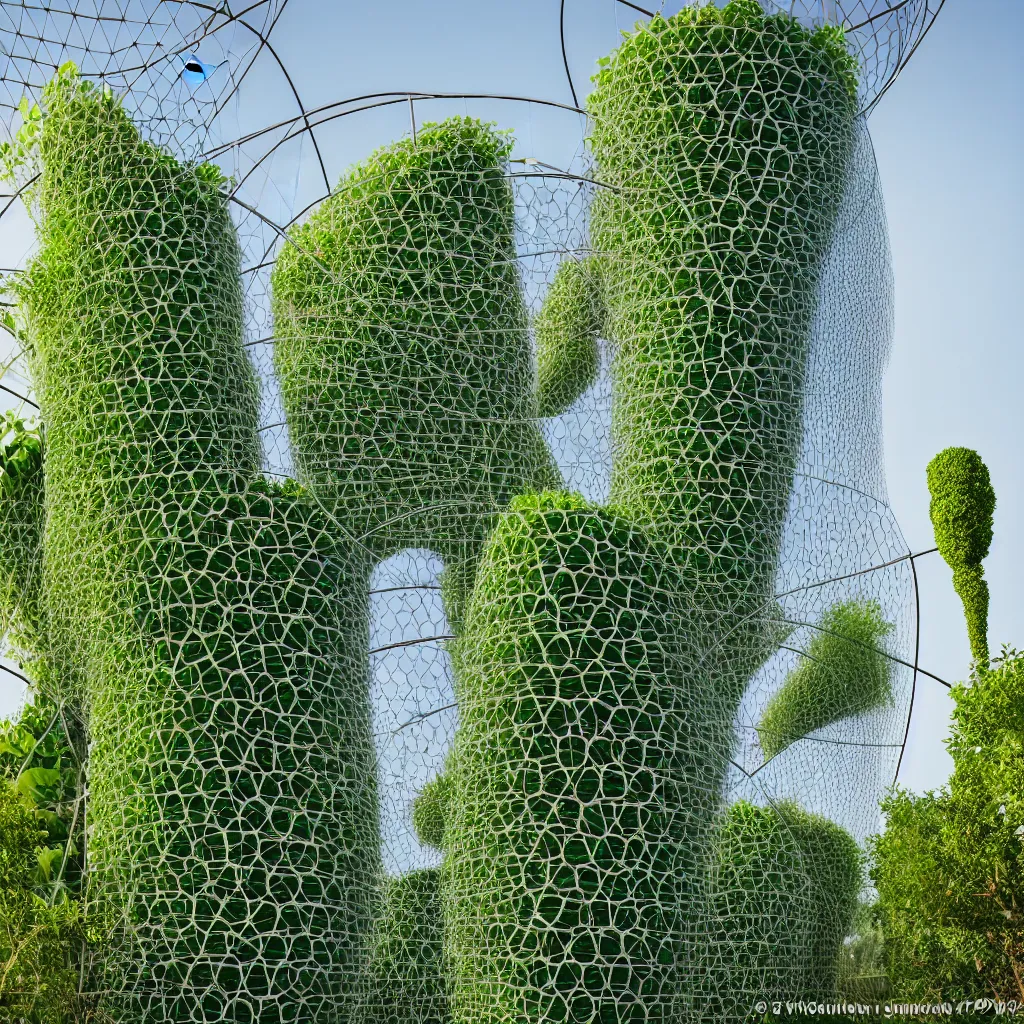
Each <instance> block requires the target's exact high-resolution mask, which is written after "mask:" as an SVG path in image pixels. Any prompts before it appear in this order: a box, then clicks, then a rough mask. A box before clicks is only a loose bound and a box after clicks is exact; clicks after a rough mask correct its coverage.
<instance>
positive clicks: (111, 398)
mask: <svg viewBox="0 0 1024 1024" xmlns="http://www.w3.org/2000/svg"><path fill="white" fill-rule="evenodd" d="M24 143H25V146H26V148H27V152H26V153H25V154H24V157H25V159H31V160H34V161H38V168H39V175H40V176H39V179H38V182H37V184H36V185H35V186H34V191H33V193H32V196H31V198H32V202H33V208H34V209H35V210H36V211H37V226H38V234H39V248H38V252H37V254H36V256H35V257H34V258H33V260H32V261H31V263H30V265H29V267H28V270H27V272H26V274H25V275H24V278H23V279H22V281H21V282H20V283H19V284H18V298H19V302H20V305H21V310H22V314H23V317H24V320H25V324H26V333H27V339H28V344H29V351H30V357H31V364H32V370H33V376H34V379H35V383H36V388H37V392H38V394H39V398H40V405H41V410H42V417H43V419H44V422H45V424H46V431H47V432H46V441H47V450H46V460H45V467H44V469H45V503H46V523H45V531H44V537H43V564H44V576H43V599H44V601H45V603H46V609H47V614H48V617H49V629H50V636H49V642H50V649H51V651H52V657H53V659H54V661H55V663H56V664H57V668H58V670H59V671H58V672H57V675H56V677H57V678H60V679H64V680H67V681H68V685H69V689H70V690H71V691H72V692H73V695H74V696H75V697H76V699H81V700H82V701H83V702H84V705H85V708H86V711H87V715H88V726H89V732H90V749H89V821H88V832H87V845H88V862H87V869H88V880H89V899H90V902H91V904H92V906H93V909H94V912H95V914H96V915H97V916H96V918H95V919H96V920H97V921H104V922H107V923H108V924H109V925H110V929H109V934H108V936H107V939H106V944H105V946H104V948H103V950H102V955H101V958H100V962H99V963H98V964H97V977H96V983H97V984H98V985H100V986H101V988H102V989H103V990H104V997H103V1008H104V1009H105V1010H106V1011H108V1012H110V1013H111V1014H112V1015H113V1016H114V1017H115V1018H116V1019H118V1020H124V1021H133V1020H136V1021H142V1020H147V1021H148V1020H161V1021H182V1022H185V1021H188V1022H190V1024H195V1022H201V1021H209V1022H211V1024H212V1022H213V1021H225V1020H226V1021H238V1022H242V1021H245V1022H256V1021H259V1022H266V1024H277V1022H283V1021H290V1022H292V1021H293V1022H299V1021H311V1022H312V1021H326V1020H331V1021H334V1020H337V1019H338V1017H339V1015H344V1013H345V1010H346V1007H347V1005H348V1003H347V1001H348V999H349V995H350V992H351V990H352V989H353V987H354V986H355V984H356V976H357V973H358V971H359V966H360V963H359V961H360V944H361V943H362V941H363V934H364V933H365V931H366V926H367V924H368V919H369V916H370V912H371V908H370V895H369V894H370V893H371V891H372V887H371V879H372V878H373V877H375V875H376V870H377V860H376V858H377V841H378V837H377V822H376V794H375V791H374V784H373V778H374V775H373V745H372V739H371V734H370V723H369V708H368V701H367V694H366V675H365V672H366V670H365V651H366V644H367V639H368V637H367V630H366V628H365V621H366V616H365V608H364V606H365V594H364V593H363V592H361V591H360V589H359V585H357V584H355V583H354V582H353V579H352V578H351V573H350V571H349V569H348V567H347V566H346V565H345V564H343V563H339V561H338V560H337V559H336V558H334V555H335V551H336V549H337V545H336V544H335V543H334V542H333V541H330V540H329V537H330V524H328V523H327V521H326V520H325V518H324V517H323V515H322V514H321V513H320V512H318V511H317V510H316V509H314V508H313V507H312V506H311V505H310V504H309V503H308V502H307V501H306V499H305V497H304V496H303V495H302V494H301V493H300V492H299V491H298V490H297V489H295V488H280V487H272V486H270V485H267V484H266V483H264V482H262V481H261V480H260V479H259V477H258V476H257V469H258V465H259V454H260V448H259V440H258V434H257V386H256V382H255V380H254V376H253V372H252V370H251V368H250V365H249V363H248V361H247V358H246V355H245V352H244V348H243V345H242V294H241V289H240V285H239V263H240V253H239V247H238V242H237V239H236V235H235V230H234V227H233V225H232V222H231V218H230V215H229V211H228V206H227V202H226V200H225V198H224V196H223V194H222V193H221V191H220V188H219V186H220V178H219V175H218V173H217V172H216V170H215V169H213V168H210V167H189V166H183V165H181V164H179V163H178V162H177V161H175V160H174V159H173V158H172V157H170V156H168V155H167V154H166V153H163V152H162V151H159V150H158V149H156V148H155V147H152V146H150V145H148V144H147V143H145V142H144V141H142V140H141V139H140V137H139V135H138V132H137V130H136V129H135V127H134V126H133V125H132V123H131V121H130V120H129V119H128V117H127V116H126V115H125V113H124V111H123V110H122V109H121V107H120V106H119V104H118V103H117V101H116V100H115V99H114V98H113V97H112V96H111V95H110V94H109V93H106V92H102V91H100V90H98V89H96V88H94V87H92V86H90V85H88V84H84V83H82V82H81V81H80V80H79V79H78V76H77V75H76V74H75V73H74V71H73V69H70V68H65V69H62V71H61V72H60V73H59V74H58V76H57V78H56V79H55V80H54V81H53V82H52V83H51V84H50V85H49V86H48V87H47V89H46V90H45V94H44V98H43V111H42V119H41V121H40V122H39V125H38V128H37V130H36V131H35V133H34V134H32V133H30V134H29V135H27V136H26V137H25V138H24ZM361 583H362V581H361V580H360V581H359V584H361ZM361 609H362V616H361V617H360V610H361ZM353 623H355V624H356V625H353ZM360 623H362V624H363V625H362V628H361V627H360Z"/></svg>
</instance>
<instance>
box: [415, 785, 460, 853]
mask: <svg viewBox="0 0 1024 1024" xmlns="http://www.w3.org/2000/svg"><path fill="white" fill-rule="evenodd" d="M450 799H451V779H450V777H449V776H448V774H447V773H443V774H441V775H438V776H437V777H436V778H435V779H432V780H431V781H430V782H428V783H427V784H426V785H425V786H424V787H423V790H422V791H421V792H420V794H419V796H417V797H416V800H415V801H414V802H413V805H412V827H413V831H414V832H415V833H416V838H417V839H418V840H419V841H420V842H421V843H423V845H424V846H432V847H433V848H434V849H435V850H444V830H445V828H446V827H447V824H448V815H449V813H450V810H449V801H450Z"/></svg>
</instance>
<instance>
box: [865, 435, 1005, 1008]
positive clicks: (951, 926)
mask: <svg viewBox="0 0 1024 1024" xmlns="http://www.w3.org/2000/svg"><path fill="white" fill-rule="evenodd" d="M951 453H952V454H951ZM965 467H966V468H965ZM940 470H941V473H940ZM961 470H963V471H962V472H961ZM929 484H930V486H931V488H932V499H933V500H932V517H933V522H934V524H935V533H936V540H937V541H938V543H939V550H940V552H942V554H943V555H944V556H946V558H947V561H949V562H950V564H951V565H952V566H953V567H954V571H956V567H957V565H962V566H967V567H971V566H974V567H976V568H978V570H979V571H978V573H976V574H975V579H980V561H981V557H983V556H984V553H985V551H987V550H988V541H989V539H990V537H991V515H992V508H993V506H994V500H995V499H994V496H993V495H992V494H991V486H990V485H989V484H988V471H987V470H986V469H985V466H984V464H983V463H982V462H981V460H980V458H978V456H977V455H976V453H974V452H968V451H966V450H965V449H950V450H947V451H946V452H943V453H942V455H941V456H939V457H938V458H937V459H936V460H935V461H933V462H932V464H931V466H929ZM972 538H974V540H976V541H978V538H980V541H978V542H977V543H975V544H974V545H973V547H972V545H971V539H972ZM972 552H973V553H972ZM982 582H984V581H982ZM986 594H987V591H986ZM961 596H964V595H963V594H961ZM964 604H965V609H966V612H967V621H968V629H969V630H974V631H975V632H973V633H972V637H971V643H972V650H973V652H974V655H975V659H976V661H975V671H974V674H973V676H972V678H971V680H970V682H968V683H966V684H964V685H961V686H957V687H955V688H954V689H953V697H954V699H955V700H956V709H955V711H954V713H953V730H952V735H951V738H950V740H949V741H948V744H947V746H948V748H949V752H950V754H951V755H952V757H953V766H954V767H953V774H952V776H951V778H950V780H949V783H948V785H947V786H945V787H943V788H942V789H940V790H938V791H936V792H931V793H927V794H925V795H924V796H915V795H913V794H911V793H908V792H906V791H904V790H896V791H895V792H894V793H893V794H892V795H891V796H889V797H888V799H887V800H886V801H885V802H884V803H883V805H882V809H883V811H884V812H885V814H886V818H887V827H886V831H885V833H884V834H883V835H881V836H877V837H875V839H874V841H873V851H872V852H873V856H874V871H873V877H874V880H875V884H876V886H877V887H878V911H879V918H880V921H881V925H882V928H883V931H884V933H885V940H886V952H885V961H886V970H887V972H888V975H889V979H890V981H891V982H892V985H893V989H894V991H896V992H897V993H899V995H900V997H901V998H906V999H934V998H939V997H941V998H943V999H957V998H976V997H978V996H982V995H984V996H993V997H996V998H1004V999H1009V998H1014V997H1020V996H1022V995H1024V655H1021V654H1019V653H1018V652H1016V651H1014V650H1011V649H1008V648H1004V650H1003V653H1002V655H1001V657H1000V658H998V659H997V660H996V662H995V664H994V665H993V666H992V667H991V668H989V667H988V654H987V640H986V639H985V637H984V633H983V632H978V630H979V629H980V628H981V626H982V625H983V621H984V620H983V619H982V618H980V617H979V614H978V607H977V606H975V607H974V608H973V609H972V606H971V602H970V601H969V600H968V598H967V597H965V598H964ZM986 605H987V601H986Z"/></svg>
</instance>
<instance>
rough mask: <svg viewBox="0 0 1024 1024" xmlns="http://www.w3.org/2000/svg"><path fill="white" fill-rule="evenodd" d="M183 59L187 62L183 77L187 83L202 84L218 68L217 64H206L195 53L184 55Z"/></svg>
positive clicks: (182, 73) (182, 71)
mask: <svg viewBox="0 0 1024 1024" xmlns="http://www.w3.org/2000/svg"><path fill="white" fill-rule="evenodd" d="M179 56H181V55H180V54H179ZM181 59H182V60H183V61H184V63H185V66H184V67H183V68H182V69H181V77H182V80H183V81H184V82H185V84H186V85H202V84H203V82H205V81H206V80H207V79H208V78H209V77H210V75H212V74H213V73H214V71H216V70H217V65H213V64H204V63H203V61H201V60H200V59H199V58H198V57H197V56H196V55H195V54H194V53H190V54H189V55H188V56H187V57H185V56H182V57H181Z"/></svg>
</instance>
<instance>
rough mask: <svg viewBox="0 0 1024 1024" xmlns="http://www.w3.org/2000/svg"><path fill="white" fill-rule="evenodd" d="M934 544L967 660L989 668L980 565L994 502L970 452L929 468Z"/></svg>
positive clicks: (951, 451) (955, 452)
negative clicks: (962, 622)
mask: <svg viewBox="0 0 1024 1024" xmlns="http://www.w3.org/2000/svg"><path fill="white" fill-rule="evenodd" d="M928 490H929V492H930V493H931V496H932V500H931V505H930V506H929V513H930V514H931V520H932V527H933V529H934V530H935V544H936V547H938V549H939V554H940V555H942V557H943V558H944V559H945V561H946V564H947V565H948V566H949V567H950V568H951V569H952V570H953V589H954V590H955V591H956V592H957V594H958V595H959V597H960V600H961V601H962V602H963V605H964V615H965V616H966V618H967V636H968V639H969V640H970V643H971V655H972V656H973V658H974V660H975V661H976V662H977V663H978V664H979V665H986V664H988V584H987V583H986V582H985V575H984V570H983V569H982V567H981V563H982V561H983V560H984V558H985V556H986V555H987V554H988V549H989V545H990V544H991V543H992V513H993V512H994V511H995V507H996V496H995V492H994V491H993V490H992V482H991V480H990V479H989V475H988V469H987V468H986V466H985V463H984V462H982V461H981V457H980V456H979V455H978V453H977V452H975V451H971V449H970V448H947V449H946V450H945V451H942V452H939V454H938V455H936V456H935V458H934V459H932V461H931V462H930V463H928Z"/></svg>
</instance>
